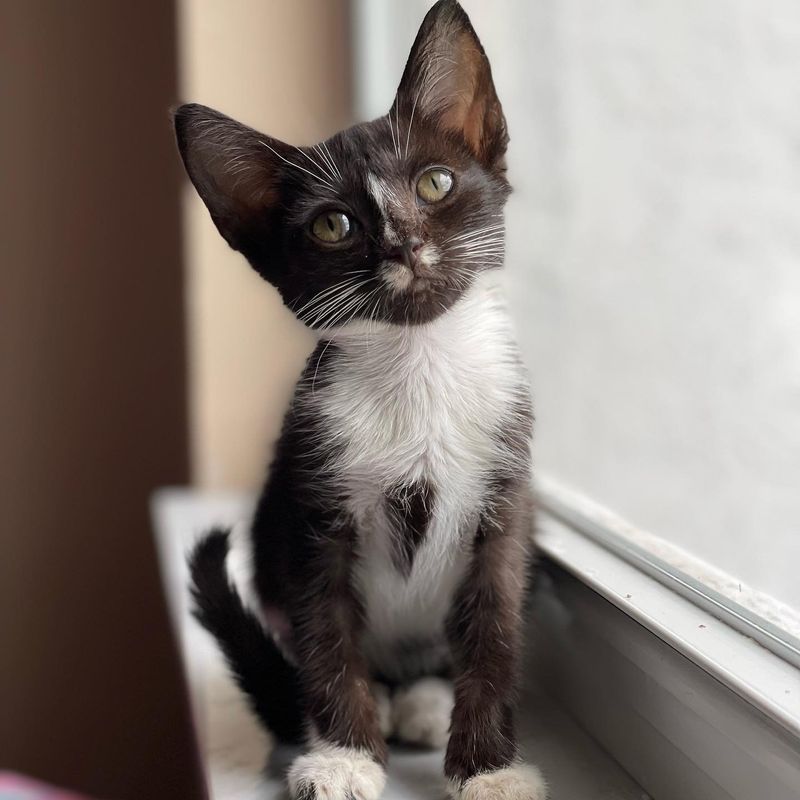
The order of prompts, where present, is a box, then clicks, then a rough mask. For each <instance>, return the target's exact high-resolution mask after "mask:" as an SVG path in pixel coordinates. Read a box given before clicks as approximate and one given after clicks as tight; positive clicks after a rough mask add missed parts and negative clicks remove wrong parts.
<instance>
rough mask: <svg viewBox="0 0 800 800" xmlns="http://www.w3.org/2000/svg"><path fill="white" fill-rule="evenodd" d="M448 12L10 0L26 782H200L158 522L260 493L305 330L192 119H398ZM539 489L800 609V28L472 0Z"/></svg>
mask: <svg viewBox="0 0 800 800" xmlns="http://www.w3.org/2000/svg"><path fill="white" fill-rule="evenodd" d="M430 4H431V3H430V2H427V1H426V0H406V1H405V2H400V0H292V1H291V2H290V1H289V0H231V1H230V2H224V3H223V2H221V0H178V2H176V3H175V4H170V3H166V2H165V3H142V4H122V3H107V2H99V0H96V1H95V2H92V1H90V0H79V1H77V2H73V3H69V4H66V3H59V2H44V1H43V0H31V2H22V0H20V1H19V2H11V1H10V0H0V92H2V98H3V102H2V106H0V108H1V109H2V110H1V111H0V114H2V124H0V259H1V260H0V304H1V305H0V447H2V451H1V452H2V457H0V532H1V533H2V542H0V544H1V545H2V550H0V554H1V555H0V709H1V711H0V768H3V767H13V768H14V769H16V770H19V771H24V772H28V773H30V774H33V775H36V776H38V777H42V778H46V779H49V780H51V781H53V782H55V783H61V784H63V785H66V786H71V787H75V788H80V789H83V790H85V791H87V792H89V793H92V794H94V795H95V796H97V797H108V798H142V797H147V798H161V797H165V798H166V797H170V798H175V797H180V798H191V797H199V796H201V792H202V789H201V787H200V784H199V779H198V774H199V773H198V770H197V764H196V755H195V752H194V749H193V742H192V738H191V733H190V723H189V715H188V710H187V708H188V706H187V701H186V696H185V690H184V687H183V685H182V682H181V673H180V667H179V663H178V659H177V655H176V648H175V645H174V642H173V640H172V638H171V636H170V632H169V626H168V623H167V617H166V611H165V605H164V600H163V597H162V594H161V591H160V586H159V576H158V565H157V563H156V556H155V549H154V545H153V541H152V536H151V528H150V520H149V516H148V501H149V498H150V496H151V494H152V492H153V491H154V490H155V489H156V488H158V487H161V486H165V485H191V486H194V487H197V488H198V489H202V490H208V491H213V490H220V489H245V490H247V489H255V488H256V487H257V486H258V484H259V483H260V480H261V477H262V475H263V472H264V469H265V464H266V461H267V458H268V454H269V449H270V447H271V444H272V442H273V441H274V439H275V437H276V436H277V433H278V430H279V426H280V421H281V417H282V414H283V411H284V409H285V405H286V403H287V401H288V399H289V397H290V394H291V390H292V386H293V384H294V381H295V380H296V378H297V376H298V375H299V372H300V370H301V369H302V366H303V363H304V359H305V357H306V355H307V353H308V352H309V351H310V348H311V347H312V344H313V342H312V338H311V337H310V335H309V334H308V332H307V331H305V330H304V329H303V328H302V327H301V326H300V325H299V323H297V322H296V321H295V320H294V319H293V317H292V316H291V315H290V314H289V312H288V311H287V310H286V309H285V308H284V307H283V306H282V304H281V302H280V300H279V298H278V296H277V293H276V292H275V291H274V290H273V289H272V288H271V287H269V286H268V285H266V284H265V283H263V282H262V281H261V280H260V279H259V278H258V277H257V276H256V275H255V273H254V272H252V271H251V270H250V269H249V268H248V267H247V265H246V264H245V262H244V261H243V259H242V258H241V257H240V256H238V255H237V254H235V253H233V252H232V251H230V250H229V249H228V248H227V245H226V244H225V243H224V242H223V240H222V239H221V238H220V237H219V235H218V234H217V232H216V230H215V229H214V227H213V225H212V223H211V221H210V219H209V218H208V215H207V213H206V211H205V209H204V207H203V206H202V203H201V202H200V201H199V199H198V198H197V197H196V196H195V195H194V193H193V191H192V190H191V188H190V187H189V185H188V183H187V182H186V181H185V180H184V179H183V177H182V174H181V170H180V167H179V159H178V157H177V153H176V151H175V148H174V144H173V140H172V132H171V127H170V123H169V118H168V109H169V108H170V107H171V106H173V105H174V104H176V103H177V102H180V101H184V100H186V101H196V102H201V103H204V104H206V105H210V106H213V107H215V108H218V109H220V110H221V111H224V112H225V113H227V114H229V115H231V116H233V117H236V118H238V119H240V120H242V121H243V122H246V123H248V124H250V125H252V126H254V127H256V128H258V129H261V130H264V131H266V132H268V133H269V134H271V135H273V136H276V137H278V138H281V139H284V140H287V141H289V142H292V143H296V144H310V143H313V142H316V141H319V140H321V139H323V138H325V137H327V136H329V135H331V134H332V133H334V132H335V131H336V130H338V129H340V128H342V127H344V126H346V125H349V124H352V123H353V122H356V121H358V120H362V119H367V118H370V117H374V116H377V115H379V114H382V113H384V112H385V111H386V109H387V108H388V106H389V104H390V102H391V100H392V97H393V94H394V90H395V88H396V85H397V82H398V81H399V77H400V73H401V71H402V66H403V63H404V61H405V58H406V56H407V53H408V50H409V47H410V45H411V42H412V41H413V37H414V34H415V32H416V28H417V26H418V25H419V22H420V21H421V19H422V16H423V14H424V12H425V10H426V9H427V7H428V6H429V5H430ZM464 6H465V7H466V9H467V11H468V12H469V13H470V14H471V16H472V18H473V22H474V24H475V27H476V29H477V30H478V33H479V35H480V36H481V39H482V40H483V43H484V45H485V47H486V50H487V52H488V55H489V57H490V59H491V62H492V65H493V70H494V75H495V81H496V84H497V88H498V92H499V95H500V98H501V100H502V102H503V104H504V107H505V110H506V114H507V117H508V121H509V127H510V132H511V137H512V142H511V150H510V177H511V180H512V183H513V184H514V187H515V193H514V195H513V197H512V200H511V203H510V205H509V213H508V227H509V248H508V252H509V256H508V264H509V270H508V273H509V274H508V281H509V284H510V286H511V289H512V291H511V296H512V299H513V307H514V313H515V318H516V323H517V327H518V330H519V332H520V339H521V343H522V346H523V351H524V355H525V359H526V361H527V363H528V366H529V368H530V370H531V373H532V378H533V385H534V392H535V407H536V412H537V424H538V428H537V434H536V450H535V459H536V464H537V468H538V469H539V471H540V472H541V473H542V474H544V475H548V476H553V477H555V478H557V479H558V480H560V481H562V482H563V483H565V484H567V485H569V486H571V487H574V488H575V489H577V490H579V491H581V492H583V493H585V494H586V495H588V496H590V497H592V498H593V499H596V500H598V501H599V502H601V503H603V504H605V505H607V506H609V507H610V508H612V509H614V510H615V511H617V512H619V513H620V514H622V515H623V516H625V517H626V518H628V519H630V520H631V521H633V522H635V523H636V524H637V525H639V526H641V527H642V528H644V529H646V530H649V531H651V532H653V533H654V534H656V535H657V536H659V537H662V538H663V539H664V540H665V541H667V542H669V543H671V544H674V545H676V546H678V547H681V548H683V549H685V550H686V551H687V552H689V553H691V554H692V555H693V556H697V557H699V558H701V559H703V560H704V561H705V562H707V563H708V564H709V565H710V566H711V567H713V568H715V569H718V570H722V571H723V572H725V573H728V574H730V575H731V576H733V577H734V580H735V581H736V582H739V583H743V584H744V585H745V586H746V587H750V588H752V589H753V590H754V591H755V592H757V593H763V594H764V595H766V596H768V597H771V598H774V599H775V600H776V601H778V602H777V603H776V604H775V605H773V606H771V607H772V608H780V607H781V606H780V603H783V604H785V607H784V610H785V612H786V616H784V617H781V616H780V614H778V616H777V620H778V622H780V621H781V619H783V620H785V621H786V627H787V629H788V627H789V625H790V623H789V619H790V617H791V613H792V608H800V583H798V581H797V579H796V567H797V564H798V563H800V522H798V520H800V6H798V4H797V3H796V2H794V1H793V0H739V2H736V3H731V2H727V1H724V0H692V2H688V1H687V2H672V3H658V4H642V3H639V2H636V0H613V1H612V2H606V3H596V2H592V0H535V2H530V1H529V0H504V1H503V2H493V3H491V4H490V3H484V2H480V1H479V0H465V2H464Z"/></svg>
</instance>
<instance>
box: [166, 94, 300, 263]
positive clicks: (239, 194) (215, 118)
mask: <svg viewBox="0 0 800 800" xmlns="http://www.w3.org/2000/svg"><path fill="white" fill-rule="evenodd" d="M174 122H175V135H176V138H177V140H178V148H179V150H180V153H181V158H183V163H184V166H185V167H186V172H187V173H188V174H189V177H190V178H191V180H192V183H193V184H194V186H195V188H196V189H197V193H198V194H199V195H200V197H201V198H202V200H203V202H204V203H205V204H206V207H207V208H208V210H209V211H210V212H211V217H212V219H213V220H214V223H215V224H216V226H217V228H218V229H219V232H220V233H221V234H222V236H223V237H224V238H225V240H226V241H227V242H228V244H229V245H230V246H231V247H233V248H234V249H235V250H241V251H242V252H244V253H245V255H249V252H248V251H252V249H253V246H255V244H256V240H257V239H258V237H263V236H264V234H265V233H266V231H267V229H268V226H269V219H270V217H271V213H270V212H271V211H272V210H273V209H274V208H275V206H276V205H277V204H278V201H279V197H278V190H279V173H280V170H279V167H278V163H277V162H278V159H279V158H280V156H276V153H280V152H281V151H282V150H285V149H286V148H287V145H284V144H283V143H282V142H279V141H277V140H275V139H271V138H269V137H268V136H264V135H263V134H261V133H259V132H258V131H255V130H253V129H252V128H248V127H247V126H246V125H242V124H241V123H240V122H237V121H236V120H234V119H231V118H230V117H226V116H225V115H224V114H220V113H219V111H214V109H212V108H207V107H206V106H201V105H195V104H191V105H184V106H181V107H180V108H178V109H177V110H176V111H175V115H174ZM270 148H271V149H270Z"/></svg>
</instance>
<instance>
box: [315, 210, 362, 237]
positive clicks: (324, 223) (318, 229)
mask: <svg viewBox="0 0 800 800" xmlns="http://www.w3.org/2000/svg"><path fill="white" fill-rule="evenodd" d="M351 230H352V225H351V224H350V219H349V218H348V217H347V215H346V214H343V213H342V212H341V211H326V212H325V213H324V214H320V215H319V216H318V217H317V218H316V219H315V220H314V223H313V224H312V226H311V233H313V234H314V236H316V237H317V239H319V240H320V241H321V242H325V243H326V244H336V242H341V241H343V240H344V239H346V238H347V237H348V236H349V235H350V231H351Z"/></svg>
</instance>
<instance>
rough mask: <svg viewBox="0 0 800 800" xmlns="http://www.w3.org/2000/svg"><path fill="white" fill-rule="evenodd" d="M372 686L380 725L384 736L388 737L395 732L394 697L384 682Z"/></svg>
mask: <svg viewBox="0 0 800 800" xmlns="http://www.w3.org/2000/svg"><path fill="white" fill-rule="evenodd" d="M370 688H371V690H372V696H373V697H374V698H375V709H376V711H377V712H378V727H379V728H380V729H381V734H382V735H383V738H384V739H388V738H389V737H390V736H391V735H392V733H394V723H393V721H392V697H391V695H390V694H389V690H388V689H387V688H386V686H384V685H383V684H382V683H373V684H372V685H371V687H370Z"/></svg>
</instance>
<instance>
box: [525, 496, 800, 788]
mask: <svg viewBox="0 0 800 800" xmlns="http://www.w3.org/2000/svg"><path fill="white" fill-rule="evenodd" d="M539 494H540V500H541V501H542V503H541V505H542V506H544V507H545V508H546V507H547V506H548V497H547V488H545V489H541V488H540V492H539ZM560 499H561V500H563V497H560ZM552 505H553V506H556V505H557V503H553V504H552ZM563 516H569V515H559V518H556V517H555V516H553V515H552V514H550V513H548V512H547V511H544V512H543V513H541V514H540V519H539V531H538V535H537V542H538V544H539V548H540V553H541V554H542V555H543V556H544V564H545V572H546V577H545V579H544V581H543V584H544V585H540V587H539V590H538V591H537V593H536V605H537V608H536V613H535V614H534V615H533V624H534V626H535V629H536V640H537V642H538V645H539V656H538V669H539V672H540V682H541V683H542V684H543V685H544V686H546V687H547V688H548V689H549V690H550V691H551V692H552V693H553V694H554V695H555V696H556V697H557V698H558V699H559V700H560V702H561V703H563V705H564V706H565V707H566V708H568V709H569V710H570V712H571V713H572V714H573V715H574V716H575V717H576V719H578V721H579V722H580V724H581V725H582V726H583V727H584V728H585V729H586V730H588V731H590V732H591V734H592V735H593V736H594V737H595V738H596V739H597V740H598V741H601V742H602V744H603V746H604V747H605V748H606V749H607V750H608V751H609V753H610V754H611V755H612V756H613V757H614V758H616V759H617V761H619V762H620V764H622V765H623V766H624V767H625V768H626V769H627V771H628V772H629V773H630V774H631V775H632V776H633V777H634V778H635V779H636V780H637V781H638V782H639V783H640V784H641V785H642V786H643V787H644V788H645V789H647V790H648V791H649V792H650V793H651V795H652V796H653V797H656V798H658V800H662V798H663V800H671V798H681V800H687V798H697V800H762V799H763V800H766V799H767V798H768V799H769V800H797V798H798V797H800V672H798V670H797V668H796V667H794V666H793V665H792V664H790V663H788V662H787V661H785V660H783V659H781V658H779V657H778V656H777V655H775V654H774V653H773V652H771V651H769V650H767V649H766V648H764V647H762V646H760V645H759V644H757V643H756V642H755V641H753V639H751V638H749V637H747V636H745V635H743V634H742V633H740V632H739V631H737V630H735V629H733V628H732V627H730V626H729V625H727V624H725V623H723V622H721V621H720V620H719V619H718V618H717V617H715V616H714V615H712V614H711V613H709V611H707V610H704V609H703V608H700V607H698V606H697V605H695V604H693V603H692V602H690V601H689V600H687V599H686V598H685V597H682V596H680V595H679V594H678V593H676V592H675V591H673V590H671V589H670V588H668V586H667V585H664V584H663V583H661V582H659V581H658V580H656V579H654V578H653V577H651V576H650V575H648V574H646V573H645V572H643V571H641V570H640V569H637V567H636V566H634V565H632V564H631V563H629V562H628V561H626V560H625V559H623V558H621V557H620V556H619V555H618V554H616V553H615V552H613V551H612V550H609V549H607V548H606V547H603V546H601V545H600V544H598V542H597V541H594V540H593V539H592V538H589V536H586V535H583V533H581V532H580V531H579V530H577V529H576V527H574V526H571V525H568V524H565V523H564V522H563V521H562V519H563ZM575 518H578V517H577V516H576V517H575Z"/></svg>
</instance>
